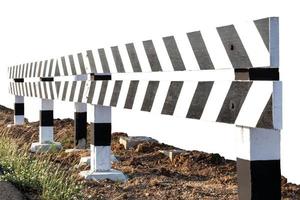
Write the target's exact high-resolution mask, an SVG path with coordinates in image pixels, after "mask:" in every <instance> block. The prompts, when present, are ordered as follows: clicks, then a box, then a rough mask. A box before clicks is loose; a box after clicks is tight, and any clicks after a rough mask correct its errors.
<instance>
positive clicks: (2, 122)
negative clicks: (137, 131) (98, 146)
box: [0, 107, 300, 199]
mask: <svg viewBox="0 0 300 200" xmlns="http://www.w3.org/2000/svg"><path fill="white" fill-rule="evenodd" d="M12 117H13V115H12V111H11V110H8V109H6V108H4V107H1V108H0V129H2V130H8V129H7V128H6V125H7V124H8V123H11V122H12ZM54 124H55V140H56V141H59V142H61V143H62V144H63V146H64V148H65V149H66V148H72V147H73V139H72V138H73V120H70V119H65V120H59V119H57V120H55V123H54ZM2 132H3V131H2ZM4 132H5V136H3V135H2V137H9V138H13V139H14V141H15V143H16V144H17V145H18V146H19V147H20V148H27V147H28V144H30V143H32V142H33V141H37V140H38V123H36V122H35V123H26V124H25V125H24V126H16V127H12V128H10V129H9V130H8V131H4ZM123 135H125V134H124V133H114V134H113V141H112V150H113V152H114V154H115V156H116V157H117V158H118V160H119V161H120V162H118V163H114V164H113V168H115V169H118V170H121V171H123V172H124V173H125V174H126V175H127V176H128V178H129V179H128V181H127V182H125V183H120V182H112V181H109V180H105V181H98V182H95V181H85V180H82V179H80V178H79V177H77V178H76V181H77V183H78V184H81V185H82V191H81V193H82V195H83V196H84V197H83V198H84V199H237V198H238V197H237V181H236V166H235V162H234V161H230V160H225V159H224V158H223V157H221V156H219V155H218V154H207V153H203V152H198V151H191V152H186V153H183V154H180V155H177V156H176V157H175V159H174V160H173V161H172V162H171V161H170V159H169V158H168V157H166V156H165V155H163V154H161V153H159V152H158V150H162V149H173V148H174V147H172V146H168V145H165V144H159V143H141V144H139V145H138V146H137V147H136V148H133V149H129V150H124V148H123V146H122V145H120V144H119V143H118V138H119V137H120V136H123ZM141 135H143V134H142V133H141ZM0 137H1V136H0ZM83 155H88V151H85V152H80V153H69V154H67V153H64V152H59V153H53V154H51V155H50V156H49V155H47V158H49V159H50V160H51V162H52V163H54V164H55V165H60V166H61V167H62V168H63V169H65V170H66V171H68V170H73V171H72V173H73V174H74V175H77V174H78V173H79V172H80V171H81V170H85V169H88V167H87V166H82V167H77V166H76V164H75V163H79V160H80V157H81V156H83ZM32 156H34V157H35V158H36V159H45V156H46V155H32ZM23 192H24V193H26V191H23ZM29 196H30V195H29ZM282 196H283V199H300V186H297V185H293V184H289V183H286V179H284V178H282Z"/></svg>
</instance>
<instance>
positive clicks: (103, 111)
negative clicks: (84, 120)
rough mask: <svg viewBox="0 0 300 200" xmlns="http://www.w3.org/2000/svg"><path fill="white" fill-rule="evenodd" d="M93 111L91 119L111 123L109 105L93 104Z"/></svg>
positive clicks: (96, 121) (95, 121)
mask: <svg viewBox="0 0 300 200" xmlns="http://www.w3.org/2000/svg"><path fill="white" fill-rule="evenodd" d="M93 112H94V113H93V119H92V120H93V122H94V123H111V107H109V106H99V105H97V106H96V105H95V106H93ZM92 134H94V133H92Z"/></svg>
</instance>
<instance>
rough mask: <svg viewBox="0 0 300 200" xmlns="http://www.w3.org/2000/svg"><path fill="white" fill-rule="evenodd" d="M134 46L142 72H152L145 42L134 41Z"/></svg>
mask: <svg viewBox="0 0 300 200" xmlns="http://www.w3.org/2000/svg"><path fill="white" fill-rule="evenodd" d="M134 47H135V51H136V54H137V57H138V59H139V62H140V66H141V68H142V72H151V71H152V70H151V67H150V63H149V61H148V58H147V55H146V51H145V49H144V46H143V42H136V43H134Z"/></svg>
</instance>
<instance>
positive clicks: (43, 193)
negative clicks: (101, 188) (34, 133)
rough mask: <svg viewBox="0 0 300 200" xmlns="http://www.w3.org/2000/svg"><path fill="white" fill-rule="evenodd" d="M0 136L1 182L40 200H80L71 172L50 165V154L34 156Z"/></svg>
mask: <svg viewBox="0 0 300 200" xmlns="http://www.w3.org/2000/svg"><path fill="white" fill-rule="evenodd" d="M1 135H2V137H0V164H1V168H2V170H3V172H4V175H2V176H0V180H5V181H9V182H11V183H13V184H14V185H15V186H16V187H17V188H19V189H20V190H21V191H35V192H34V193H38V194H40V198H41V199H45V200H47V199H49V200H50V199H51V200H55V199H57V200H58V199H70V200H71V199H73V200H77V199H83V197H82V195H81V190H82V189H83V186H82V185H80V184H78V181H76V177H75V176H74V175H72V169H70V170H69V171H66V170H65V169H62V166H61V165H59V164H54V163H52V162H51V154H50V155H49V156H48V157H47V156H46V155H43V156H40V157H33V156H32V155H30V153H28V148H26V147H21V148H20V147H19V146H18V145H17V144H15V143H14V141H13V140H12V139H10V138H7V137H3V134H1Z"/></svg>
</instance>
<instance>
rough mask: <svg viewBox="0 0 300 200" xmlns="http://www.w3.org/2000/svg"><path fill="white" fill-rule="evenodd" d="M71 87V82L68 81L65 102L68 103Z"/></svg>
mask: <svg viewBox="0 0 300 200" xmlns="http://www.w3.org/2000/svg"><path fill="white" fill-rule="evenodd" d="M72 85H73V81H69V84H68V87H67V93H66V98H65V101H70V96H71V90H72Z"/></svg>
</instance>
